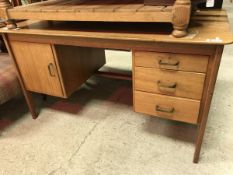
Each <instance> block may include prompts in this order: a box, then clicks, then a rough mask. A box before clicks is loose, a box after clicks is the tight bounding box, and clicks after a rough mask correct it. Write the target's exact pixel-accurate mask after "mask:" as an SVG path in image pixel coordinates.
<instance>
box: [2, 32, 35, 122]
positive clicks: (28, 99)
mask: <svg viewBox="0 0 233 175" xmlns="http://www.w3.org/2000/svg"><path fill="white" fill-rule="evenodd" d="M2 36H3V40H4V42H5V44H6V47H7V50H8V53H9V55H10V56H11V58H12V59H13V62H14V65H15V68H16V70H17V75H18V79H19V82H20V86H21V89H22V91H23V94H24V97H25V100H26V102H27V105H28V108H29V110H30V112H31V115H32V118H33V119H36V118H37V116H38V114H37V112H36V109H35V105H34V102H33V100H32V95H31V92H30V91H27V90H26V88H25V85H24V82H23V79H22V77H21V75H20V71H19V68H18V66H17V64H16V62H15V58H14V54H13V53H12V50H11V47H10V44H9V41H8V39H7V35H6V34H2Z"/></svg>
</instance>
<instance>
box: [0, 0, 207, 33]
mask: <svg viewBox="0 0 233 175" xmlns="http://www.w3.org/2000/svg"><path fill="white" fill-rule="evenodd" d="M202 1H203V0H202ZM192 2H199V0H175V2H174V4H172V5H169V6H167V5H166V4H165V5H161V6H152V5H145V3H144V0H129V1H124V0H113V1H106V0H94V1H93V0H82V1H80V0H76V1H75V0H51V1H45V2H39V3H34V4H29V5H26V6H19V7H14V8H13V7H12V6H11V4H10V3H9V1H8V0H0V16H1V17H2V18H4V19H5V20H6V22H7V27H8V28H9V29H12V28H16V25H15V23H14V20H15V19H33V20H55V21H102V22H143V23H145V22H163V23H172V25H173V31H172V35H173V36H175V37H184V36H186V35H187V27H188V25H189V21H190V15H191V9H192Z"/></svg>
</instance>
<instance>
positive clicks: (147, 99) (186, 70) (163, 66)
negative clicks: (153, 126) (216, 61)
mask: <svg viewBox="0 0 233 175" xmlns="http://www.w3.org/2000/svg"><path fill="white" fill-rule="evenodd" d="M133 55H134V58H133V59H134V64H133V80H134V110H135V111H136V112H140V113H144V114H149V115H152V116H158V117H161V118H166V119H171V120H177V121H182V122H187V123H192V124H197V121H198V117H199V110H200V103H201V100H202V94H203V88H204V84H205V77H206V71H207V66H208V61H209V57H208V56H203V55H193V54H178V53H160V52H145V51H135V52H134V53H133Z"/></svg>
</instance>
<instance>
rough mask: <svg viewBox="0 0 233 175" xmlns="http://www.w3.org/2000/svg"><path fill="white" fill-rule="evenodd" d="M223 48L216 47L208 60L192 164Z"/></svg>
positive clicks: (197, 155) (202, 134) (197, 157)
mask: <svg viewBox="0 0 233 175" xmlns="http://www.w3.org/2000/svg"><path fill="white" fill-rule="evenodd" d="M222 52H223V46H217V48H216V51H215V53H214V55H213V56H212V57H211V58H210V59H209V65H208V70H207V75H206V84H205V88H204V89H205V91H204V92H203V103H202V109H201V111H200V120H199V124H198V131H197V139H196V147H195V153H194V158H193V162H194V163H198V160H199V156H200V151H201V145H202V141H203V137H204V133H205V128H206V123H207V119H208V114H209V109H210V105H211V100H212V96H213V93H214V87H215V83H216V80H217V75H218V69H219V65H220V62H221V57H222Z"/></svg>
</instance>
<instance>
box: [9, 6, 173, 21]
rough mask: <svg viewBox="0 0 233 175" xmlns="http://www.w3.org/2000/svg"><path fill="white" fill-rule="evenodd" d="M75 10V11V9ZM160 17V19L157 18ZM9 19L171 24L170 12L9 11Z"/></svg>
mask: <svg viewBox="0 0 233 175" xmlns="http://www.w3.org/2000/svg"><path fill="white" fill-rule="evenodd" d="M75 10H76V9H75ZM158 16H160V18H158ZM9 17H10V18H12V19H34V20H54V21H57V20H58V21H103V22H171V21H172V14H171V13H170V12H140V13H134V14H133V15H132V13H130V12H121V13H109V12H95V13H94V14H93V12H89V13H88V12H86V13H84V12H83V13H79V12H74V13H70V12H66V11H64V12H63V13H53V11H51V12H49V11H48V12H46V13H37V12H35V11H28V12H26V13H25V12H21V11H10V10H9Z"/></svg>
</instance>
